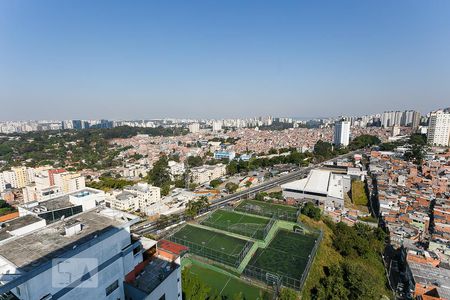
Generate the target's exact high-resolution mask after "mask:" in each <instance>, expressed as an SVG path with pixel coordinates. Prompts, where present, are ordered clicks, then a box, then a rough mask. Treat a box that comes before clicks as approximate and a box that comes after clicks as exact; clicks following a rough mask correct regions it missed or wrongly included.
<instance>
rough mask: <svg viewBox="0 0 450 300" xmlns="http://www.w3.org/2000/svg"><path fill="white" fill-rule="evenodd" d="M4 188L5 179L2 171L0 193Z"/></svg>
mask: <svg viewBox="0 0 450 300" xmlns="http://www.w3.org/2000/svg"><path fill="white" fill-rule="evenodd" d="M4 190H6V181H5V176H4V175H3V172H2V173H0V193H1V192H3V191H4Z"/></svg>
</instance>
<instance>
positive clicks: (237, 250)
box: [171, 224, 251, 267]
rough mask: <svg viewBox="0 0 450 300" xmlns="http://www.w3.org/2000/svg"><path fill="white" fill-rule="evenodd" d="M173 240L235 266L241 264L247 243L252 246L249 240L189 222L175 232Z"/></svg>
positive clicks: (195, 252)
mask: <svg viewBox="0 0 450 300" xmlns="http://www.w3.org/2000/svg"><path fill="white" fill-rule="evenodd" d="M171 240H172V241H174V242H176V243H179V244H182V245H184V246H187V247H188V248H189V251H190V252H192V253H194V254H197V255H199V256H203V257H207V258H210V259H213V260H215V261H218V262H221V263H224V264H228V265H230V266H234V267H237V266H238V265H239V263H240V260H239V259H240V257H239V256H240V254H241V252H242V251H243V250H244V248H245V246H246V244H247V243H249V244H250V246H251V242H249V241H246V240H243V239H238V238H235V237H232V236H229V235H226V234H222V233H218V232H215V231H212V230H207V229H204V228H200V227H196V226H192V225H189V224H188V225H185V226H184V227H183V228H181V229H180V230H179V231H177V232H176V233H174V234H173V235H172V239H171Z"/></svg>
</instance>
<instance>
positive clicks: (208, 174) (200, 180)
mask: <svg viewBox="0 0 450 300" xmlns="http://www.w3.org/2000/svg"><path fill="white" fill-rule="evenodd" d="M190 171H191V181H192V182H193V183H195V184H204V183H208V182H210V181H211V180H213V179H218V178H220V177H222V176H224V175H225V174H226V166H225V165H224V164H217V165H212V166H209V165H204V166H201V167H195V168H192V169H190Z"/></svg>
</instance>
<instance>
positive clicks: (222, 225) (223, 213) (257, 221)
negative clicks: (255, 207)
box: [201, 210, 270, 239]
mask: <svg viewBox="0 0 450 300" xmlns="http://www.w3.org/2000/svg"><path fill="white" fill-rule="evenodd" d="M269 222H270V220H269V219H266V218H261V217H258V216H250V215H246V214H241V213H238V212H233V211H228V210H216V211H215V212H213V213H212V214H211V215H210V216H209V217H208V218H207V219H206V220H204V221H203V222H202V223H201V224H202V225H205V226H209V227H213V228H217V229H221V230H225V231H228V232H233V233H237V234H241V235H244V236H248V237H253V238H256V239H264V238H265V234H266V232H265V229H266V227H267V224H269Z"/></svg>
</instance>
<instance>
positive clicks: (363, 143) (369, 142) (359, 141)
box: [348, 134, 381, 150]
mask: <svg viewBox="0 0 450 300" xmlns="http://www.w3.org/2000/svg"><path fill="white" fill-rule="evenodd" d="M380 143H381V141H380V139H379V138H378V137H376V136H374V135H370V134H363V135H360V136H357V137H356V138H354V139H353V140H352V141H351V142H350V144H349V145H348V148H349V149H350V150H356V149H362V148H365V147H370V146H373V145H378V144H380Z"/></svg>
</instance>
